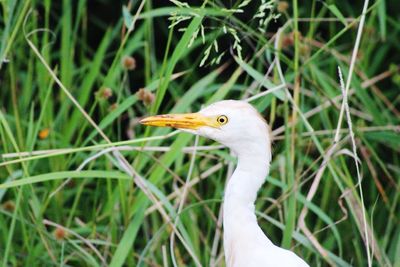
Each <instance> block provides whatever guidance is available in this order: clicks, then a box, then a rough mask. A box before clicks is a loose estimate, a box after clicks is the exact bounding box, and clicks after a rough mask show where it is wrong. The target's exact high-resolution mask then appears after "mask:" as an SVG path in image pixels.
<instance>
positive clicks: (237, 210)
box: [224, 148, 272, 266]
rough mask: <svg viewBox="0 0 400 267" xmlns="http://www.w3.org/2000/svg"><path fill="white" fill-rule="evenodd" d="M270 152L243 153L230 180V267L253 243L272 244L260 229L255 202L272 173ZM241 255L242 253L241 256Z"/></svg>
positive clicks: (226, 237)
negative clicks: (242, 251)
mask: <svg viewBox="0 0 400 267" xmlns="http://www.w3.org/2000/svg"><path fill="white" fill-rule="evenodd" d="M268 153H269V151H268V150H263V149H262V148H261V149H260V148H255V150H253V153H248V154H239V155H238V166H237V168H236V170H235V172H234V173H233V175H232V177H231V178H230V179H229V181H228V183H227V186H226V188H225V196H224V248H225V256H226V261H227V265H228V266H232V265H231V264H229V262H230V261H233V260H234V259H233V258H232V257H233V255H237V254H236V253H235V251H237V250H240V249H246V248H243V246H247V247H251V245H252V243H254V242H257V243H263V244H265V245H268V244H272V243H271V241H270V240H269V239H268V238H267V237H266V236H265V235H264V233H263V232H262V230H261V228H260V227H259V226H258V223H257V218H256V215H255V207H254V202H255V200H256V198H257V192H258V190H259V189H260V187H261V186H262V184H263V183H264V181H265V178H266V176H267V175H268V172H269V164H270V154H268ZM239 254H240V253H239Z"/></svg>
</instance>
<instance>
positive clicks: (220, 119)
mask: <svg viewBox="0 0 400 267" xmlns="http://www.w3.org/2000/svg"><path fill="white" fill-rule="evenodd" d="M217 122H218V123H219V125H225V124H226V123H227V122H228V117H227V116H225V115H221V116H219V117H218V118H217Z"/></svg>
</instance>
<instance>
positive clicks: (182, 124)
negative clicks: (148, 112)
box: [140, 113, 219, 130]
mask: <svg viewBox="0 0 400 267" xmlns="http://www.w3.org/2000/svg"><path fill="white" fill-rule="evenodd" d="M140 123H141V124H144V125H149V126H158V127H173V128H178V129H190V130H197V129H198V128H200V127H203V126H210V127H213V128H218V127H219V124H218V122H217V121H216V119H215V118H210V117H206V116H204V115H202V114H200V113H188V114H166V115H156V116H151V117H147V118H144V119H142V120H141V121H140Z"/></svg>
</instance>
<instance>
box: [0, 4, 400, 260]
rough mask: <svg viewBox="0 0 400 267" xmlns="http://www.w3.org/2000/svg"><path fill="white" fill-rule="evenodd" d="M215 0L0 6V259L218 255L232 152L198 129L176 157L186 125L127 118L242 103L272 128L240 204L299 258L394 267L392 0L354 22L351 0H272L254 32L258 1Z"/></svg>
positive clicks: (399, 27) (396, 166) (399, 163)
mask: <svg viewBox="0 0 400 267" xmlns="http://www.w3.org/2000/svg"><path fill="white" fill-rule="evenodd" d="M227 2H229V1H199V2H198V3H195V2H193V1H190V2H189V1H188V3H189V4H190V6H189V7H188V6H186V5H181V6H179V5H180V4H179V3H178V2H176V4H177V5H175V4H174V3H172V2H165V3H163V4H162V5H161V4H160V3H159V2H158V1H145V2H143V1H130V2H127V3H124V4H126V6H125V7H124V8H123V5H122V4H117V3H115V2H113V1H84V0H80V1H74V4H73V5H71V3H70V1H66V0H64V1H50V0H45V1H36V0H31V1H13V0H3V1H0V88H1V90H0V97H1V98H0V99H1V106H0V156H1V159H0V264H1V265H2V266H38V265H44V266H102V265H111V266H174V265H177V266H199V265H201V266H210V264H211V263H212V266H225V263H224V258H223V247H222V238H221V236H220V233H219V231H220V230H221V228H220V226H221V225H220V216H221V213H220V208H221V203H222V197H223V192H224V184H225V180H226V176H227V174H228V168H229V166H231V167H232V166H234V163H235V159H234V158H232V157H231V155H230V153H229V151H228V150H227V149H224V148H221V147H220V146H217V145H218V144H215V143H212V142H211V141H209V140H205V139H203V138H199V140H198V144H197V146H198V147H199V148H198V149H197V151H196V153H195V157H194V159H193V157H192V154H193V150H191V149H190V148H189V147H192V146H194V145H195V137H194V136H192V135H189V134H185V133H178V132H174V131H173V130H171V129H165V128H145V127H143V126H141V125H139V124H138V119H139V118H141V117H143V116H146V115H149V114H156V113H181V112H193V111H196V110H198V109H200V108H201V107H203V106H205V105H207V104H210V103H213V102H215V101H218V100H222V99H244V98H250V99H251V103H252V104H253V105H254V106H255V107H256V108H257V109H258V110H259V111H260V112H261V113H262V114H263V116H264V117H265V118H266V119H267V121H268V122H269V124H270V125H271V128H272V132H273V134H274V138H275V140H274V144H273V161H272V165H271V173H270V176H269V177H267V182H266V183H265V185H264V186H263V188H262V190H260V192H259V197H258V200H257V203H256V209H257V214H258V218H259V223H260V225H261V227H262V229H263V230H264V232H266V233H267V235H268V236H269V237H270V238H271V239H272V240H273V242H274V243H275V244H278V245H280V246H283V247H286V248H290V249H292V250H293V251H295V252H296V253H297V254H298V255H300V256H301V257H302V258H304V259H305V260H306V261H307V262H308V263H309V264H310V265H311V266H328V265H331V266H368V264H369V263H368V253H369V254H370V258H371V259H370V261H371V266H395V267H399V266H400V258H399V257H398V255H399V254H400V228H399V227H398V225H399V219H400V218H399V217H398V214H399V211H400V207H399V204H400V199H399V197H400V190H399V189H400V179H399V177H400V134H399V132H400V91H399V89H398V88H399V86H400V71H399V66H398V65H397V62H399V59H400V56H399V53H398V51H399V44H398V40H399V38H400V23H399V15H398V14H397V13H396V12H395V8H394V7H396V5H397V3H396V1H384V0H378V1H370V3H369V6H368V9H367V12H366V14H365V16H366V17H365V23H363V24H360V20H361V14H362V8H363V3H364V2H360V3H357V4H352V3H350V2H348V1H325V2H324V3H323V4H322V3H321V2H320V1H316V0H312V1H298V0H293V1H292V2H283V1H280V2H279V3H278V2H275V3H274V5H275V8H274V14H277V13H278V11H277V9H279V10H280V12H281V13H280V14H281V15H280V17H279V18H272V19H271V21H269V23H268V26H266V27H265V28H264V32H263V31H260V30H259V29H257V28H258V27H259V21H260V18H258V17H257V16H256V14H257V9H258V8H259V7H260V5H261V4H260V3H261V2H258V1H252V2H251V3H249V5H247V6H244V7H241V6H240V4H241V3H243V1H233V2H230V4H229V5H227V4H226V3H227ZM283 3H287V4H288V5H287V6H285V4H283ZM96 5H97V6H96ZM278 7H279V8H278ZM238 8H239V9H243V10H244V12H243V13H240V12H235V10H237V9H238ZM172 13H173V14H174V15H173V16H172V15H171V14H172ZM266 14H267V15H266V16H268V11H266ZM264 18H265V17H264ZM180 20H183V21H182V22H179V23H177V24H176V25H174V26H172V27H169V26H170V25H172V24H173V23H175V22H178V21H180ZM261 22H262V21H261ZM359 27H361V29H362V30H363V31H362V38H361V39H360V41H361V42H360V45H359V47H358V49H357V51H358V53H357V57H355V60H354V62H353V63H351V62H352V61H351V58H352V53H353V50H354V49H355V48H357V47H356V40H357V32H358V28H359ZM183 28H184V29H185V31H182V29H183ZM279 29H280V30H279ZM277 38H278V40H277ZM276 40H277V41H276ZM205 54H209V55H208V58H207V59H205ZM125 56H133V57H134V58H135V59H136V68H135V69H134V70H128V69H126V68H124V67H123V65H122V63H121V62H122V59H123V58H124V57H125ZM219 60H220V63H219V64H217V63H216V62H217V61H219ZM203 62H204V66H202V67H200V65H201V63H203ZM351 64H354V68H352V67H350V66H351ZM338 66H339V67H340V68H341V70H342V72H343V78H344V82H345V83H346V81H347V79H348V78H349V77H350V78H351V79H350V80H349V91H348V104H349V112H350V116H351V126H352V127H351V129H352V131H354V139H352V138H351V137H352V135H351V131H350V127H349V120H348V117H347V116H346V112H345V111H346V110H345V109H343V111H342V114H343V115H342V116H341V115H340V114H341V108H342V103H343V101H342V100H343V96H342V92H341V87H340V80H339V74H338ZM267 72H268V75H266V74H267ZM105 88H109V89H111V91H112V96H111V97H109V98H108V97H106V96H105V95H103V94H102V92H104V91H105ZM140 88H145V89H146V90H147V91H148V92H149V93H151V94H154V95H153V97H154V98H153V101H152V103H151V104H150V105H147V104H146V103H144V101H143V100H142V99H141V97H140V96H139V95H137V94H136V92H137V91H138V90H139V89H140ZM269 90H271V92H268V91H269ZM339 121H340V122H341V123H340V124H339ZM338 124H339V128H338ZM47 130H48V135H46V131H47ZM337 133H340V134H339V135H337ZM335 136H337V137H339V138H338V139H337V140H336V142H335ZM353 141H354V144H355V145H356V152H357V155H358V157H359V167H360V174H361V177H362V180H361V181H362V182H361V185H362V190H360V188H359V186H360V183H359V178H358V177H357V168H356V164H355V159H354V157H353V155H354V150H353ZM189 170H191V176H190V177H188V173H189ZM133 177H135V178H133ZM186 181H189V182H188V185H185V183H186ZM184 188H186V189H187V196H186V199H183V200H182V190H183V189H184ZM182 201H183V202H182ZM181 203H182V204H183V206H181V205H182V204H181ZM180 209H181V211H180V212H179V210H180ZM365 218H366V222H365V221H364V219H365ZM365 232H368V242H367V238H365V236H366V235H365ZM172 233H173V234H174V242H173V244H172V246H171V235H172ZM367 243H368V244H369V248H367V246H366V244H367ZM367 250H368V251H369V252H368V253H367Z"/></svg>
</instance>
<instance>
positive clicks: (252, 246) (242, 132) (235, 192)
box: [140, 100, 309, 267]
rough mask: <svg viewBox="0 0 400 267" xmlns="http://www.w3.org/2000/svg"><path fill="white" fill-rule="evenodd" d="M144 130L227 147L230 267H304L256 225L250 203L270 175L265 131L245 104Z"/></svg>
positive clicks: (174, 117)
mask: <svg viewBox="0 0 400 267" xmlns="http://www.w3.org/2000/svg"><path fill="white" fill-rule="evenodd" d="M140 122H141V123H142V124H144V125H151V126H161V127H174V128H178V129H181V130H184V131H187V132H190V133H192V134H197V135H200V136H204V137H207V138H210V139H213V140H215V141H217V142H219V143H222V144H223V145H225V146H227V147H229V148H230V149H231V150H232V151H233V152H234V153H235V154H236V155H237V157H238V164H237V167H236V170H235V171H234V173H233V175H232V177H231V178H230V179H229V181H228V183H227V185H226V188H225V194H224V204H223V228H224V251H225V260H226V265H227V266H228V267H233V266H234V267H262V266H263V267H306V266H309V265H308V264H307V263H306V262H304V260H302V259H301V258H300V257H298V256H297V255H296V254H295V253H293V252H291V251H290V250H286V249H283V248H280V247H278V246H276V245H274V244H273V243H272V242H271V240H270V239H269V238H268V237H267V236H266V235H265V234H264V233H263V231H262V230H261V228H260V227H259V225H258V223H257V218H256V215H255V212H254V210H255V207H254V202H255V200H256V197H257V191H258V190H259V189H260V187H261V186H262V184H263V183H264V180H265V178H266V176H267V175H268V172H269V165H270V161H271V139H270V132H269V126H268V125H267V123H266V121H265V120H264V119H263V118H262V116H261V115H260V114H259V113H258V112H257V111H256V109H255V108H254V107H253V106H251V105H250V104H248V103H247V102H244V101H236V100H225V101H220V102H216V103H214V104H212V105H210V106H208V107H206V108H204V109H202V110H201V111H199V112H198V113H189V114H167V115H157V116H151V117H147V118H144V119H143V120H141V121H140Z"/></svg>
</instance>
